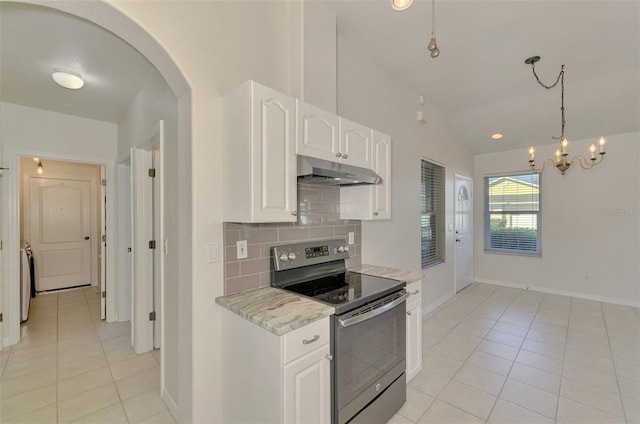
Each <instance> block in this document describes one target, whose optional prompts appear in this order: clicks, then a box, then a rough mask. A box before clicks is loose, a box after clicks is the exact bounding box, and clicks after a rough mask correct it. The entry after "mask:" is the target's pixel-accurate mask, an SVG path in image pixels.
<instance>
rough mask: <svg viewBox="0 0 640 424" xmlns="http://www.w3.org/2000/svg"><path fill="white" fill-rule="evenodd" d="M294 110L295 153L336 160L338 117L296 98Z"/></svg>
mask: <svg viewBox="0 0 640 424" xmlns="http://www.w3.org/2000/svg"><path fill="white" fill-rule="evenodd" d="M296 112H297V116H298V118H297V124H298V138H297V142H296V153H297V154H299V155H304V156H310V157H313V158H318V159H324V160H328V161H332V162H336V161H337V160H338V158H337V157H336V155H337V154H338V153H339V152H340V128H339V118H338V117H337V116H336V115H333V114H331V113H329V112H326V111H324V110H322V109H319V108H317V107H315V106H312V105H310V104H308V103H304V102H301V101H299V100H296Z"/></svg>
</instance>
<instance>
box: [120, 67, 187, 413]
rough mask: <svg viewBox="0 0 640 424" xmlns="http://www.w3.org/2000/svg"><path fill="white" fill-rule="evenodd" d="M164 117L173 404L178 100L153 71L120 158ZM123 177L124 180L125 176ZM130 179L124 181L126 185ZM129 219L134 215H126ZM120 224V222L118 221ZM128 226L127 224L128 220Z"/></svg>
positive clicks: (125, 129)
mask: <svg viewBox="0 0 640 424" xmlns="http://www.w3.org/2000/svg"><path fill="white" fill-rule="evenodd" d="M160 120H163V121H164V145H163V152H162V157H161V161H162V163H161V166H160V169H161V172H162V173H163V184H164V187H163V190H164V192H163V198H164V199H165V201H164V210H163V211H162V212H163V214H164V236H165V238H166V239H167V245H168V250H167V254H166V255H165V256H164V299H163V310H162V313H163V315H164V317H163V319H164V332H165V334H164V340H166V341H167V343H165V344H164V352H163V355H164V368H163V372H164V383H165V389H166V391H167V393H168V394H169V396H171V398H172V399H173V400H174V402H176V403H179V402H180V400H179V388H178V347H179V346H180V344H181V343H184V342H185V340H184V337H185V334H181V333H180V332H179V331H178V322H179V302H178V301H179V296H180V292H179V290H178V289H179V286H180V268H181V264H180V261H179V257H178V252H179V249H178V248H177V246H178V215H179V212H178V202H176V201H175V199H176V198H177V196H179V192H180V191H181V190H189V188H188V187H180V185H179V184H178V161H177V160H176V158H177V157H178V152H179V142H178V141H179V140H178V102H177V99H176V96H175V95H174V94H173V92H172V91H171V89H170V88H169V86H168V85H167V83H166V81H165V80H164V79H163V78H162V76H161V75H160V74H159V73H154V74H153V75H152V76H151V77H150V78H149V80H148V81H147V82H146V83H145V85H144V87H143V88H142V89H141V90H140V92H139V93H138V94H137V95H136V97H135V98H134V99H133V101H132V102H131V104H130V105H129V107H128V108H127V111H126V112H125V113H124V114H123V115H122V117H121V119H120V122H119V125H118V157H119V158H120V159H122V158H125V157H127V156H129V155H130V148H131V147H132V146H134V145H140V144H142V143H145V142H147V141H148V137H150V136H151V135H153V134H152V132H153V129H154V128H156V127H157V125H158V121H160ZM122 176H123V177H125V178H126V176H125V175H124V174H122ZM126 183H127V182H126V181H122V185H125V184H126ZM128 218H129V219H130V214H129V216H128ZM118 225H120V223H119V224H118ZM124 225H127V223H124ZM129 246H130V244H129V241H128V240H123V241H122V242H121V243H119V244H118V251H119V252H120V251H125V250H126V249H127V247H129ZM122 282H124V283H125V284H123V285H121V286H120V288H119V290H121V291H123V292H128V293H129V295H130V294H131V281H130V279H129V280H128V281H127V280H123V281H122Z"/></svg>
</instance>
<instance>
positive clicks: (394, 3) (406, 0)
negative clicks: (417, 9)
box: [391, 0, 413, 11]
mask: <svg viewBox="0 0 640 424" xmlns="http://www.w3.org/2000/svg"><path fill="white" fill-rule="evenodd" d="M411 3H413V0H391V7H393V10H398V11H402V10H406V9H408V8H409V6H411Z"/></svg>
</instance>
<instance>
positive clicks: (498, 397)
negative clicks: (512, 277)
mask: <svg viewBox="0 0 640 424" xmlns="http://www.w3.org/2000/svg"><path fill="white" fill-rule="evenodd" d="M524 292H525V291H524V290H521V291H520V293H519V294H518V296H516V297H515V298H514V299H513V300H512V301H511V303H510V304H509V306H511V305H513V302H515V301H516V299H517V298H518V297H519V296H520V295H521V294H522V293H524ZM546 297H547V295H546V294H544V295H543V296H542V300H541V301H540V302H539V303H538V307H537V308H536V313H535V314H534V315H533V318H532V319H531V322H530V323H529V326H528V327H527V332H526V333H525V335H524V337H523V338H522V342H520V347H519V348H518V352H517V353H516V356H515V357H514V358H513V361H512V362H511V367H509V372H507V375H506V376H505V378H504V383H502V387H500V391H499V392H498V394H497V395H496V401H495V402H494V403H493V406H492V407H491V410H490V411H489V415H487V419H486V420H485V423H486V422H488V421H489V418H490V417H491V414H492V413H493V410H494V409H495V408H496V404H497V403H498V400H499V399H501V398H500V395H501V394H502V391H503V390H504V386H506V385H507V380H508V379H509V376H510V375H511V371H512V370H513V366H514V365H515V363H516V359H518V355H520V351H521V350H522V346H523V345H524V342H525V341H526V340H527V335H528V334H529V331H531V326H532V325H533V322H534V321H535V320H536V317H537V316H538V313H539V312H540V307H541V306H542V304H543V303H544V299H545V298H546ZM509 306H507V308H506V309H505V310H504V312H503V313H502V314H501V315H500V317H502V315H504V313H505V312H506V311H507V309H509ZM498 322H499V319H498V320H497V321H496V323H498ZM494 327H495V324H494ZM491 329H493V327H491ZM483 340H484V338H483ZM505 401H506V402H508V401H507V400H506V399H505ZM512 403H513V402H512ZM515 405H518V404H515ZM518 406H520V407H522V408H524V409H527V410H529V411H533V410H532V409H529V408H527V407H524V406H522V405H518ZM533 412H536V413H538V414H539V412H537V411H533ZM540 415H543V414H540ZM554 421H555V418H554Z"/></svg>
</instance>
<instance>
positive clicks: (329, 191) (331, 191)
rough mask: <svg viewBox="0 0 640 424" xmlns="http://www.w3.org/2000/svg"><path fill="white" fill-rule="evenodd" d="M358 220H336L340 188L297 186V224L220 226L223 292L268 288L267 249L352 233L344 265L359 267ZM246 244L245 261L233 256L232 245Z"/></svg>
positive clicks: (268, 258)
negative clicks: (348, 255) (241, 241)
mask: <svg viewBox="0 0 640 424" xmlns="http://www.w3.org/2000/svg"><path fill="white" fill-rule="evenodd" d="M360 228H361V226H360V221H355V220H347V219H340V188H339V187H323V186H316V185H308V184H298V222H295V223H294V222H282V223H269V224H243V223H235V222H225V223H224V228H223V230H224V231H223V232H224V246H225V247H224V263H225V272H224V293H225V294H231V293H236V292H239V291H243V290H249V289H252V288H258V287H264V286H268V285H269V284H270V282H271V249H270V248H271V246H277V245H281V244H291V243H298V242H304V241H310V240H324V239H334V238H344V239H345V240H346V239H347V235H348V233H349V232H351V231H352V232H354V233H355V244H354V245H352V246H350V247H351V249H350V252H349V253H350V257H349V259H348V261H347V266H356V265H360V248H361V243H362V235H361V232H360ZM238 240H246V241H247V253H248V255H249V256H248V257H247V258H246V259H238V258H237V257H236V242H237V241H238Z"/></svg>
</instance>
